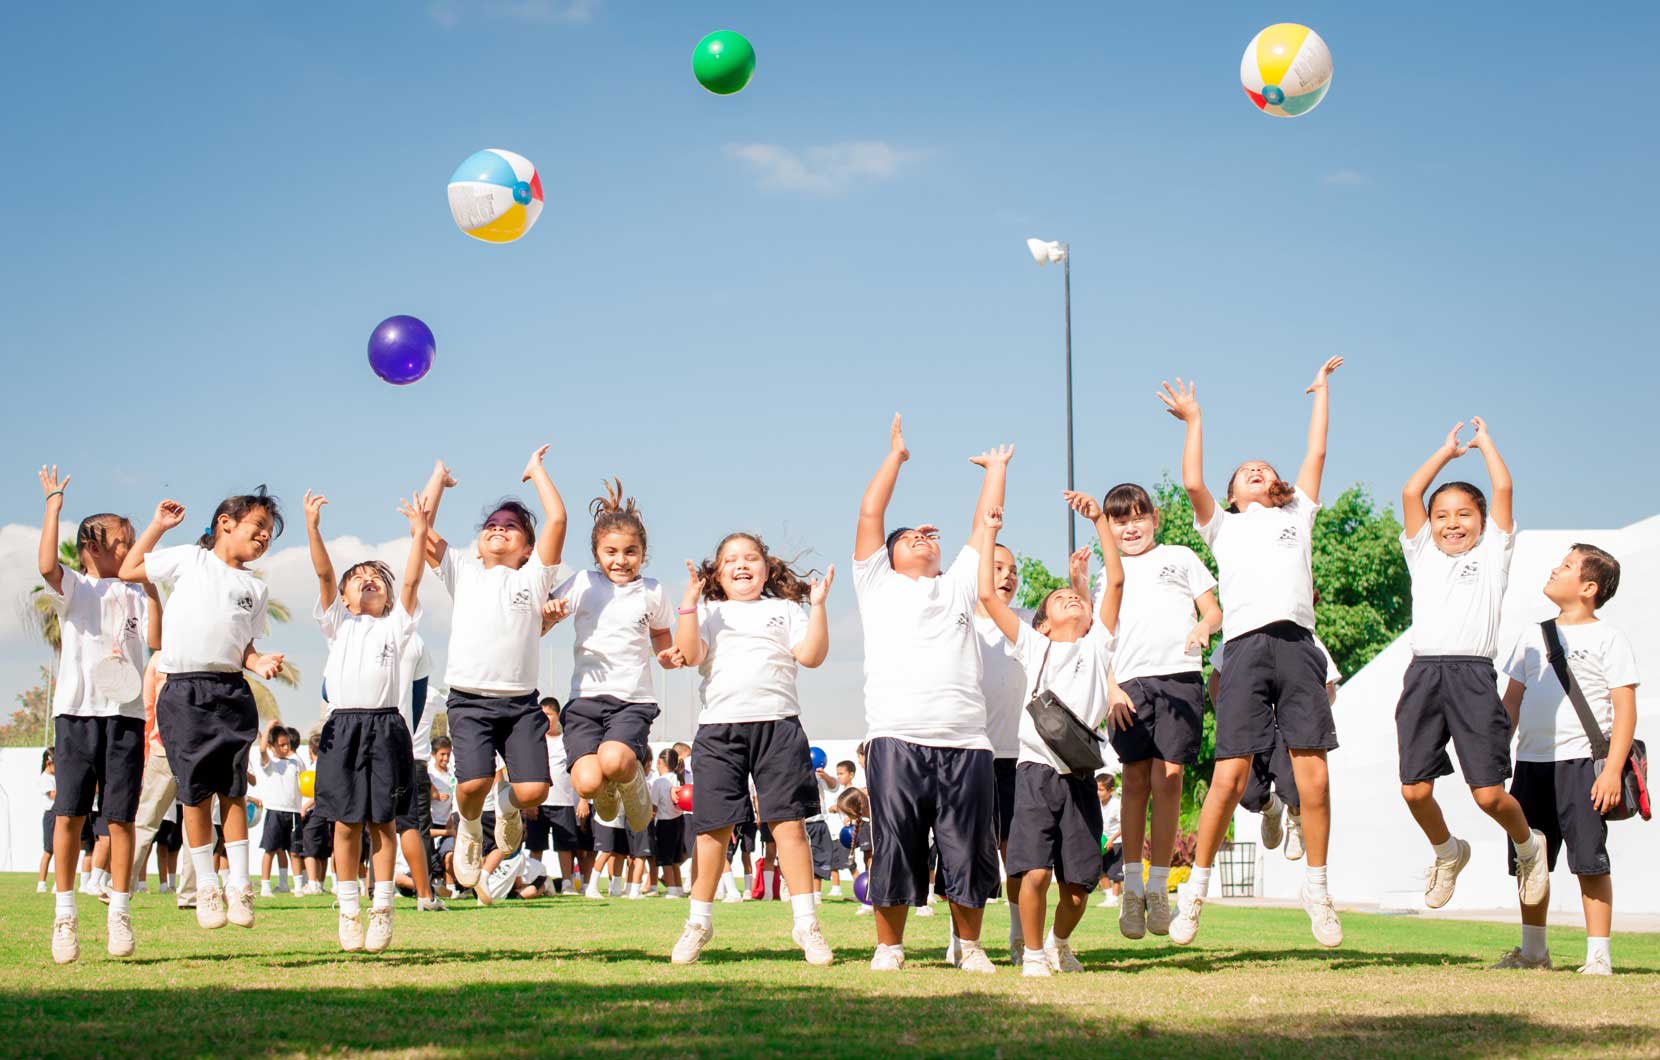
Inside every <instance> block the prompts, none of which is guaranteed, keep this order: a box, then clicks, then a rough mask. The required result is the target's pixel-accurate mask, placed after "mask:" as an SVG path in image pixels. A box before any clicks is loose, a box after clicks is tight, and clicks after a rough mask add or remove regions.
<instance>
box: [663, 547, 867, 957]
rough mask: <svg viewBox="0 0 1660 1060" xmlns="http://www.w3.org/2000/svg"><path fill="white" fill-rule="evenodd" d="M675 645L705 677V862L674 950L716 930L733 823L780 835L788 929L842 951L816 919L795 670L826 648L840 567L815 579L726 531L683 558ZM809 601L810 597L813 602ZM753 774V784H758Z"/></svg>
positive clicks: (701, 738) (813, 795)
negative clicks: (708, 553) (704, 555)
mask: <svg viewBox="0 0 1660 1060" xmlns="http://www.w3.org/2000/svg"><path fill="white" fill-rule="evenodd" d="M686 570H687V573H688V574H689V575H690V581H689V582H688V584H687V586H686V594H685V596H684V598H682V600H681V601H680V613H679V621H678V623H677V624H676V626H675V646H676V647H677V648H678V649H679V651H680V654H681V656H682V657H683V658H684V659H685V661H686V665H688V666H696V667H697V668H698V672H699V673H700V674H701V675H702V676H703V681H702V683H701V684H700V685H699V686H698V696H699V698H700V699H701V700H702V701H703V709H702V710H701V711H700V712H699V714H698V727H697V737H696V739H697V762H698V775H699V779H698V783H697V793H696V798H695V799H694V800H693V804H692V827H693V828H694V829H695V830H696V831H697V850H696V855H695V856H696V858H697V861H698V868H697V872H696V873H694V874H693V882H692V897H691V903H690V911H689V914H688V916H687V918H686V926H685V928H684V930H683V931H682V932H681V935H680V939H679V941H677V942H676V943H675V944H674V951H673V953H672V955H671V957H670V959H671V960H672V961H673V962H674V963H675V964H690V963H691V962H693V961H695V960H697V958H698V954H699V953H701V952H702V950H703V947H704V945H705V944H706V943H707V942H708V941H709V939H710V937H711V936H712V935H713V934H714V931H715V928H714V900H715V890H716V888H717V887H718V886H719V884H720V881H721V876H722V874H723V872H724V871H725V869H726V867H727V856H726V845H727V842H728V840H729V839H730V838H731V836H732V830H733V828H734V827H735V826H737V825H739V824H741V823H742V822H745V821H747V820H749V819H750V814H751V809H750V805H751V804H750V798H751V791H752V790H753V793H754V800H755V801H754V807H755V811H754V812H755V813H756V814H757V815H758V816H759V818H760V823H761V824H763V825H768V826H770V829H771V834H772V837H773V841H774V842H775V843H776V844H777V848H778V859H777V868H778V869H779V871H781V872H782V874H783V877H784V882H785V884H786V885H787V886H788V887H789V889H790V895H791V897H790V905H791V909H792V912H793V914H794V925H793V927H792V929H791V937H792V938H793V939H794V940H795V943H796V945H798V946H800V947H801V948H802V951H803V953H804V954H805V955H806V958H807V962H808V963H809V964H816V965H825V964H829V963H830V962H831V961H832V960H834V955H833V954H832V952H831V950H830V944H829V943H828V942H826V941H825V939H824V934H823V932H822V931H820V929H819V923H818V910H817V907H816V903H815V894H816V892H817V888H816V887H815V886H814V883H813V854H812V850H811V849H810V847H809V846H808V841H807V831H806V827H805V825H804V823H803V822H805V821H806V820H807V819H808V818H809V817H816V816H818V815H819V813H820V812H821V808H820V803H819V797H818V782H817V781H816V780H815V779H814V778H813V758H812V750H811V748H810V747H809V746H808V743H807V734H806V732H805V731H803V730H802V728H801V721H800V714H801V705H800V702H799V700H798V699H797V696H796V675H797V673H798V671H799V668H800V667H803V666H805V667H808V668H809V669H811V668H813V667H816V666H818V665H820V664H821V663H823V662H824V660H825V657H826V656H827V655H828V654H829V652H830V619H829V615H828V612H827V611H826V610H825V600H826V598H827V597H828V596H829V594H830V583H831V582H832V581H833V580H834V579H835V576H836V568H835V567H830V568H829V569H828V570H827V571H826V572H825V576H824V578H823V580H819V579H817V578H815V579H813V580H811V581H808V580H806V579H804V578H802V577H801V576H800V575H798V574H797V573H796V572H795V571H794V570H792V569H791V568H790V565H789V564H788V563H786V562H785V561H784V560H783V559H781V558H779V557H777V556H773V555H771V554H770V553H768V552H767V547H766V545H765V544H764V543H763V542H762V541H761V539H760V537H758V536H756V535H754V534H744V533H736V534H728V535H726V537H725V538H723V539H722V540H721V543H720V544H719V546H717V547H716V549H715V556H714V559H712V560H705V561H704V562H703V563H702V564H701V565H699V566H693V565H692V564H691V563H687V564H686ZM803 604H805V605H807V606H806V607H805V608H804V607H803V606H802V605H803ZM752 785H753V788H752Z"/></svg>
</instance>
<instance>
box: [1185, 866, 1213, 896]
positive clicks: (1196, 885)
mask: <svg viewBox="0 0 1660 1060" xmlns="http://www.w3.org/2000/svg"><path fill="white" fill-rule="evenodd" d="M1210 870H1211V866H1209V865H1195V866H1193V875H1192V876H1191V877H1189V882H1190V883H1191V884H1192V885H1193V893H1194V894H1196V895H1198V896H1199V897H1200V898H1203V897H1204V896H1205V895H1207V894H1209V893H1210Z"/></svg>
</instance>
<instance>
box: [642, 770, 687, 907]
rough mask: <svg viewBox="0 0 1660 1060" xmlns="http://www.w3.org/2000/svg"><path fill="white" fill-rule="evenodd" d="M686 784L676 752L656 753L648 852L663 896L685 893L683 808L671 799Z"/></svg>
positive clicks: (678, 895) (676, 895) (652, 782)
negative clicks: (681, 876)
mask: <svg viewBox="0 0 1660 1060" xmlns="http://www.w3.org/2000/svg"><path fill="white" fill-rule="evenodd" d="M685 783H686V778H685V777H683V776H682V775H681V774H680V754H679V752H677V751H676V750H675V749H674V748H672V747H665V748H663V750H661V751H659V752H658V754H657V776H655V777H652V778H651V817H652V820H651V852H652V854H653V856H655V857H656V859H657V871H658V873H659V874H660V875H661V876H662V877H663V897H664V898H680V897H683V896H684V895H685V893H686V891H685V889H684V888H683V887H682V886H681V881H680V863H681V862H682V861H685V860H686V850H685V843H684V841H683V837H684V835H685V830H684V828H683V827H682V825H681V823H680V818H681V817H682V816H683V815H684V814H685V812H686V811H685V810H682V809H681V808H680V804H679V803H677V802H675V798H674V797H675V792H677V791H679V790H680V789H681V787H682V786H684V784H685Z"/></svg>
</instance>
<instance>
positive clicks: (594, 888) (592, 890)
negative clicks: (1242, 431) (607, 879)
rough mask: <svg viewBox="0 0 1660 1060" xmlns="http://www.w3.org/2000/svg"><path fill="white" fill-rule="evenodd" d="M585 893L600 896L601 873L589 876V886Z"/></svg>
mask: <svg viewBox="0 0 1660 1060" xmlns="http://www.w3.org/2000/svg"><path fill="white" fill-rule="evenodd" d="M583 893H584V894H589V895H592V896H593V897H595V898H598V897H599V873H597V872H596V873H594V874H593V875H592V876H590V877H588V888H587V890H586V891H584V892H583Z"/></svg>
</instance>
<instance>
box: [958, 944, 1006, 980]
mask: <svg viewBox="0 0 1660 1060" xmlns="http://www.w3.org/2000/svg"><path fill="white" fill-rule="evenodd" d="M957 946H958V949H959V951H960V952H961V953H962V960H961V961H959V962H958V964H957V967H958V968H959V969H960V970H962V971H965V972H975V973H977V974H979V975H996V974H997V965H995V964H993V963H991V955H990V954H988V953H987V952H986V948H985V947H984V946H982V945H980V943H979V942H978V941H974V942H970V941H969V940H968V939H958V940H957Z"/></svg>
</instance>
